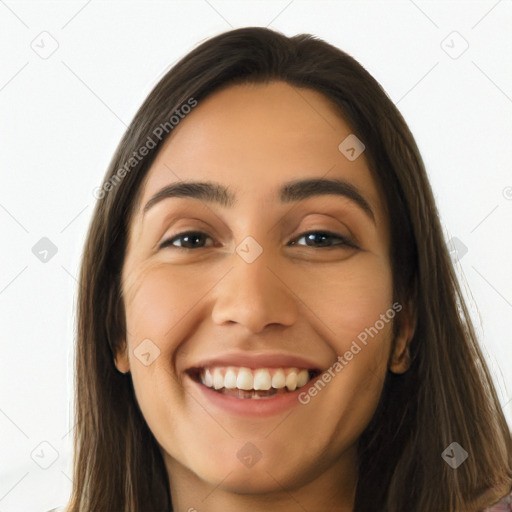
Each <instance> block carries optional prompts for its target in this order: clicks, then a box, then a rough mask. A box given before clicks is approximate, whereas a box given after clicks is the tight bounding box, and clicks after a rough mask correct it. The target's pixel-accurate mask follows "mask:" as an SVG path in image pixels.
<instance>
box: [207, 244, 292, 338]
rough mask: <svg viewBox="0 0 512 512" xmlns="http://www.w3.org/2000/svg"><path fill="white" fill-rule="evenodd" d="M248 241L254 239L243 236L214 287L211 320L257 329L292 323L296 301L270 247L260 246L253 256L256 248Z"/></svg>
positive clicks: (257, 330) (256, 330) (251, 329)
mask: <svg viewBox="0 0 512 512" xmlns="http://www.w3.org/2000/svg"><path fill="white" fill-rule="evenodd" d="M248 238H250V237H248ZM251 244H254V242H253V241H251V240H250V239H249V240H245V241H244V242H242V243H241V244H239V246H238V247H237V249H236V251H235V252H234V253H233V255H232V260H231V262H230V263H231V264H232V269H231V271H230V272H228V273H227V275H226V276H225V277H224V278H223V279H222V280H221V281H220V282H219V284H218V285H217V287H216V294H215V295H216V300H215V305H214V307H213V313H212V315H213V320H214V321H215V323H217V324H223V323H226V322H235V323H238V324H242V325H244V326H245V327H247V328H248V329H249V330H250V331H251V332H259V331H261V330H262V329H264V328H265V326H266V325H268V324H281V325H291V324H293V323H294V322H295V320H296V318H297V304H296V302H295V300H294V299H293V293H292V292H291V291H290V290H288V289H287V285H286V284H285V282H286V281H285V279H283V277H280V276H279V271H278V270H276V269H277V267H278V265H277V264H276V263H275V258H273V257H272V256H271V254H270V253H271V251H270V250H269V251H265V250H263V251H262V252H261V253H260V254H259V255H258V256H257V257H256V258H255V259H252V258H253V257H254V254H255V253H254V252H253V251H255V250H256V249H257V248H256V247H255V246H254V245H251ZM251 252H253V254H252V255H251ZM272 267H274V268H272ZM283 281H284V282H283Z"/></svg>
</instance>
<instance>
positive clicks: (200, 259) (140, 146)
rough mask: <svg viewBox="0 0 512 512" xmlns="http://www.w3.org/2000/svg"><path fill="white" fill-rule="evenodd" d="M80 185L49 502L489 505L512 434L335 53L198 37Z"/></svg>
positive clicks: (236, 34) (505, 486)
mask: <svg viewBox="0 0 512 512" xmlns="http://www.w3.org/2000/svg"><path fill="white" fill-rule="evenodd" d="M96 196H97V197H98V199H99V200H98V203H97V206H96V210H95V212H94V216H93V219H92V224H91V227H90V231H89V234H88V238H87V242H86V246H85V251H84V256H83V261H82V268H81V275H80V296H79V305H78V342H77V350H76V371H77V381H76V421H77V427H76V429H75V461H74V484H73V492H72V496H71V501H70V503H69V505H68V508H67V510H68V511H69V512H82V511H91V510H94V511H105V512H106V511H114V510H116V511H117V510H119V511H121V510H123V511H132V512H135V511H143V510H144V511H170V510H175V511H180V512H181V511H193V510H197V511H203V510H207V511H209V512H217V511H220V510H222V511H229V510H237V511H244V510H247V511H248V510H251V511H257V510H279V511H280V512H286V511H295V510H311V511H313V510H331V511H333V510H336V511H347V512H348V511H354V512H359V511H374V512H375V511H386V512H399V511H418V512H432V511H447V512H448V511H450V512H452V511H453V512H455V511H477V510H483V509H484V508H486V507H490V506H494V505H493V504H495V508H490V509H489V510H502V509H503V508H501V509H500V508H496V507H505V506H507V505H506V500H507V499H509V498H506V497H503V496H504V495H506V494H508V493H509V492H510V490H511V485H512V440H511V435H510V431H509V429H508V426H507V423H506V421H505V418H504V416H503V413H502V411H501V409H500V405H499V402H498V399H497V396H496V392H495V389H494V387H493V383H492V380H491V377H490V375H489V371H488V368H487V366H486V363H485V361H484V359H483V357H482V353H481V350H480V348H479V345H478V342H477V340H476V337H475V333H474V330H473V327H472V325H471V321H470V318H469V315H468V312H467V309H466V306H465V304H464V300H463V297H462V295H461V292H460V289H459V285H458V283H457V280H456V277H455V273H454V270H453V267H452V264H451V262H450V258H449V255H448V252H447V250H446V248H445V243H444V240H443V235H442V230H441V227H440V223H439V219H438V214H437V210H436V207H435V203H434V199H433V195H432V192H431V188H430V185H429V183H428V180H427V176H426V173H425V169H424V165H423V162H422V159H421V156H420V154H419V152H418V148H417V146H416V143H415V141H414V139H413V136H412V134H411V133H410V131H409V129H408V128H407V126H406V124H405V121H404V120H403V118H402V117H401V115H400V113H399V112H398V110H397V109H396V107H395V106H394V105H393V104H392V102H391V101H390V100H389V99H388V97H387V96H386V94H385V92H384V91H383V90H382V88H381V87H380V86H379V84H378V83H377V82H376V81H375V80H374V79H373V78H372V77H371V76H370V75H369V74H368V73H367V72H366V70H364V68H362V67H361V65H359V64H358V63H357V62H356V61H355V60H354V59H352V58H351V57H350V56H348V55H347V54H345V53H343V52H342V51H340V50H339V49H337V48H334V47H332V46H330V45H329V44H327V43H325V42H323V41H321V40H318V39H316V38H313V37H312V36H309V35H299V36H295V37H291V38H288V37H285V36H284V35H282V34H279V33H277V32H274V31H271V30H268V29H264V28H244V29H239V30H233V31H230V32H226V33H224V34H221V35H219V36H217V37H214V38H212V39H210V40H208V41H206V42H204V43H203V44H201V45H200V46H199V47H197V48H196V49H195V50H193V51H192V52H190V53H189V54H188V55H187V56H185V57H184V58H183V59H182V60H181V61H180V62H179V63H178V64H176V65H175V66H174V68H173V69H171V70H170V71H169V72H168V73H167V74H166V75H165V76H164V78H163V79H162V80H161V81H160V82H159V84H158V85H157V86H156V87H155V89H154V90H153V91H152V92H151V94H150V95H149V97H148V98H147V99H146V101H145V102H144V104H143V105H142V107H141V108H140V109H139V111H138V113H137V115H136V116H135V118H134V120H133V121H132V123H131V125H130V126H129V127H128V129H127V131H126V133H125V135H124V137H123V140H122V141H121V143H120V145H119V147H118V149H117V151H116V154H115V156H114V158H113V160H112V163H111V165H110V168H109V170H108V172H107V175H106V177H105V181H104V184H103V186H102V187H101V188H100V189H98V190H97V191H96ZM502 497H503V499H501V500H500V498H502ZM498 500H500V501H499V503H498Z"/></svg>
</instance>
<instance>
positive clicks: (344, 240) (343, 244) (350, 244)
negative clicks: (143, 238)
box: [159, 231, 359, 251]
mask: <svg viewBox="0 0 512 512" xmlns="http://www.w3.org/2000/svg"><path fill="white" fill-rule="evenodd" d="M313 234H316V235H323V236H326V237H328V238H336V239H338V240H340V242H341V243H338V244H334V245H328V246H324V247H317V248H318V249H330V248H340V249H343V248H347V247H348V248H352V249H359V247H358V246H357V245H356V244H355V243H354V242H352V241H351V240H350V239H348V238H347V237H345V236H342V235H338V234H336V233H331V232H330V231H306V232H305V233H302V234H301V235H299V236H298V237H297V238H296V239H295V241H292V242H293V243H292V244H291V245H297V240H300V239H301V238H304V237H306V236H308V235H313ZM190 235H206V233H203V232H202V231H184V232H182V233H178V234H176V235H174V236H173V237H172V238H169V239H167V240H165V241H163V242H162V243H161V244H160V246H159V247H160V249H164V248H166V247H172V248H173V249H181V250H185V251H193V250H195V249H204V247H192V248H191V247H180V246H176V245H172V242H174V241H175V240H177V239H179V238H182V237H185V236H190ZM206 236H207V237H208V238H211V237H210V236H208V235H206ZM301 247H313V246H308V245H306V246H304V245H302V246H301Z"/></svg>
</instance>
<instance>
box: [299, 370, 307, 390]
mask: <svg viewBox="0 0 512 512" xmlns="http://www.w3.org/2000/svg"><path fill="white" fill-rule="evenodd" d="M308 380H309V373H308V371H307V370H301V371H300V372H299V373H298V375H297V387H298V388H301V387H302V386H305V385H306V383H307V382H308Z"/></svg>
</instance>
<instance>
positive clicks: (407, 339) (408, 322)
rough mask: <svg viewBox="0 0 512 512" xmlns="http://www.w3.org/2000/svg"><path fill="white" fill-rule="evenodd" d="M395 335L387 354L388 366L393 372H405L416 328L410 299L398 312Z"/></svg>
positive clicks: (415, 319)
mask: <svg viewBox="0 0 512 512" xmlns="http://www.w3.org/2000/svg"><path fill="white" fill-rule="evenodd" d="M395 321H396V322H397V329H396V335H395V339H394V342H393V346H392V351H391V354H390V356H389V362H388V368H389V370H390V371H391V372H393V373H397V374H400V373H405V372H406V371H407V370H408V369H409V368H410V366H411V355H410V350H409V347H410V344H411V340H412V338H413V336H414V332H415V330H416V322H417V315H416V310H415V308H414V306H413V303H412V300H409V301H408V302H407V305H406V306H405V307H402V310H401V311H399V312H398V316H397V319H396V320H395Z"/></svg>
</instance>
